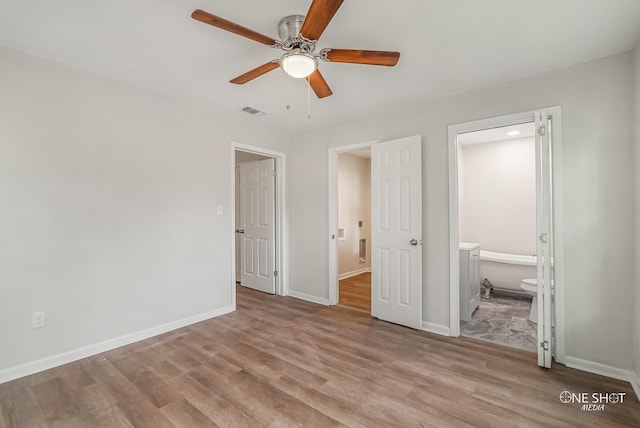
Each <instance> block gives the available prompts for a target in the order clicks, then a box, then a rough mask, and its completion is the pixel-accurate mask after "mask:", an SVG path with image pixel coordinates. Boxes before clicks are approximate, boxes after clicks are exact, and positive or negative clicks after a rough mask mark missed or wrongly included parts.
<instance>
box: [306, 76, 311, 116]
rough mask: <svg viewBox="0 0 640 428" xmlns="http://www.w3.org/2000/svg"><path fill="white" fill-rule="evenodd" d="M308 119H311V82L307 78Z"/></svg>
mask: <svg viewBox="0 0 640 428" xmlns="http://www.w3.org/2000/svg"><path fill="white" fill-rule="evenodd" d="M307 119H311V82H310V81H309V76H307Z"/></svg>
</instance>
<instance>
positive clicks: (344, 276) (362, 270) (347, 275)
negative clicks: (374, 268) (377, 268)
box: [338, 267, 371, 280]
mask: <svg viewBox="0 0 640 428" xmlns="http://www.w3.org/2000/svg"><path fill="white" fill-rule="evenodd" d="M366 272H371V267H363V268H360V269H356V270H352V271H351V272H345V273H341V274H340V275H338V280H340V279H347V278H351V277H352V276H356V275H360V274H361V273H366Z"/></svg>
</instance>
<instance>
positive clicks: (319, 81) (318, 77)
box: [309, 69, 333, 98]
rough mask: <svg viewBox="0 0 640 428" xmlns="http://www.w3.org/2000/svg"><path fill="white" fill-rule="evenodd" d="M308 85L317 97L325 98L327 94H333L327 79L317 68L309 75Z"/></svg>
mask: <svg viewBox="0 0 640 428" xmlns="http://www.w3.org/2000/svg"><path fill="white" fill-rule="evenodd" d="M309 85H310V86H311V89H313V92H315V93H316V96H317V97H318V98H325V97H328V96H329V95H333V92H331V88H330V87H329V85H328V84H327V81H326V80H324V77H323V76H322V74H321V73H320V70H318V69H316V71H314V72H313V73H311V75H310V76H309Z"/></svg>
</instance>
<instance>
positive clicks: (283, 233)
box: [229, 141, 289, 310]
mask: <svg viewBox="0 0 640 428" xmlns="http://www.w3.org/2000/svg"><path fill="white" fill-rule="evenodd" d="M236 150H239V151H242V152H247V153H255V154H257V155H262V156H268V157H270V158H273V159H275V163H276V171H277V174H276V182H275V209H276V215H275V227H276V233H275V247H276V250H275V254H274V256H275V266H276V270H277V271H278V275H277V276H276V278H275V281H276V295H278V296H286V295H287V294H289V228H288V218H287V210H286V206H287V186H286V183H287V158H286V154H285V153H282V152H277V151H275V150H270V149H265V148H263V147H257V146H251V145H248V144H243V143H237V142H233V141H232V142H231V154H230V158H229V163H230V171H231V173H230V174H231V175H230V177H231V180H230V181H231V199H232V201H231V203H230V204H229V206H230V207H231V213H230V214H231V215H230V226H229V230H230V240H231V284H230V285H231V304H232V305H233V310H235V309H236V279H237V278H236V262H237V260H236V224H235V222H236V201H235V198H236V176H235V174H236Z"/></svg>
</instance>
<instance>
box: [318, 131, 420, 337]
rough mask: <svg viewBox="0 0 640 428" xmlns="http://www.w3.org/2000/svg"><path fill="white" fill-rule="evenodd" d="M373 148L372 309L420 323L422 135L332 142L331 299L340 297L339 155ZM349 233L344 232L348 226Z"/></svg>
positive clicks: (332, 301) (401, 321) (374, 312)
mask: <svg viewBox="0 0 640 428" xmlns="http://www.w3.org/2000/svg"><path fill="white" fill-rule="evenodd" d="M366 149H371V245H370V246H369V247H368V248H370V249H371V250H370V255H371V315H372V316H373V317H375V318H378V319H380V320H384V321H390V322H393V323H395V324H400V325H404V326H407V327H411V328H415V329H420V328H422V324H423V322H422V138H421V136H420V135H414V136H410V137H405V138H399V139H396V140H388V141H382V142H375V143H362V144H355V145H349V146H341V147H331V148H329V201H328V205H329V304H331V305H336V304H337V303H338V299H339V293H338V290H339V280H338V278H339V275H338V241H339V234H340V233H341V232H340V230H339V229H340V228H341V226H340V224H339V221H338V197H339V196H338V193H339V192H338V156H339V155H340V154H342V153H349V152H353V151H357V150H366ZM345 233H346V232H345Z"/></svg>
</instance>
